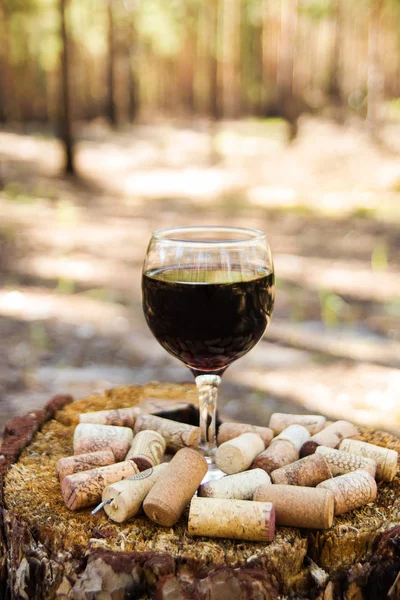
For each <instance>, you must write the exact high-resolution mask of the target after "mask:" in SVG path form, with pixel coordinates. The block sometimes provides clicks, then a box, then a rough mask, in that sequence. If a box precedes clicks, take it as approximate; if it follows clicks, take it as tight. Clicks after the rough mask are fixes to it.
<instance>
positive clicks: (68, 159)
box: [60, 0, 75, 175]
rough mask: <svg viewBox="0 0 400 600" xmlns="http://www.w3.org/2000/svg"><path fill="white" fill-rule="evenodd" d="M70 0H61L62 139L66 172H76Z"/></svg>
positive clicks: (71, 173)
mask: <svg viewBox="0 0 400 600" xmlns="http://www.w3.org/2000/svg"><path fill="white" fill-rule="evenodd" d="M67 3H68V0H60V17H61V41H62V56H61V123H60V125H61V139H62V142H63V144H64V151H65V166H64V170H65V172H66V173H68V174H70V175H73V174H75V163H74V141H73V137H72V118H71V94H70V84H69V48H68V34H67V23H66V6H67Z"/></svg>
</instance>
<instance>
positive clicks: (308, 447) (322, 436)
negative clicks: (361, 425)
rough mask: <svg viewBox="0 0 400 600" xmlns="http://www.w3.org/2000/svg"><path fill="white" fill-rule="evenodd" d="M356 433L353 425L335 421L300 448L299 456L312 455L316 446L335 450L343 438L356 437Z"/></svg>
mask: <svg viewBox="0 0 400 600" xmlns="http://www.w3.org/2000/svg"><path fill="white" fill-rule="evenodd" d="M357 433H358V432H357V428H356V426H355V425H353V423H349V422H348V421H335V422H334V423H332V424H331V425H328V427H325V429H323V430H322V431H319V432H318V433H316V434H315V435H313V436H312V437H311V438H310V439H309V440H308V441H306V442H305V443H304V444H303V446H302V447H301V450H300V456H308V455H309V454H314V452H315V450H316V449H317V447H318V446H328V447H329V448H336V446H337V445H338V444H339V442H340V441H341V440H342V439H343V438H348V437H353V436H354V435H357Z"/></svg>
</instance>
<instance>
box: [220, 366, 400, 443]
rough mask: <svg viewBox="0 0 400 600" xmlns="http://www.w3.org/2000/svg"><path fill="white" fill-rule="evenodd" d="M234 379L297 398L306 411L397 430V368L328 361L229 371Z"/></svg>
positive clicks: (399, 385) (399, 430)
mask: <svg viewBox="0 0 400 600" xmlns="http://www.w3.org/2000/svg"><path fill="white" fill-rule="evenodd" d="M230 378H231V379H233V381H235V382H236V383H239V379H240V382H241V383H242V384H247V385H249V386H252V387H254V388H257V389H259V390H262V391H263V392H265V393H268V394H271V395H275V396H278V397H281V398H284V399H285V398H286V399H287V398H290V399H291V400H293V401H295V402H296V401H297V402H298V403H299V404H300V405H301V406H302V407H303V408H305V409H306V410H307V411H309V412H310V413H314V414H315V413H317V414H318V413H322V414H325V415H327V416H329V417H330V418H332V419H343V418H345V419H348V420H349V421H354V422H356V423H361V424H363V425H373V426H375V427H384V428H386V429H389V430H392V431H395V432H397V433H400V409H399V408H398V397H399V394H400V377H399V372H398V371H396V370H394V369H388V368H385V367H378V366H374V365H362V364H361V365H357V364H352V365H348V364H343V365H341V364H337V363H334V364H331V365H324V366H318V365H314V366H312V367H309V368H308V369H303V368H302V367H300V368H299V367H292V368H290V367H289V368H283V369H278V370H275V371H269V372H262V371H261V370H251V369H247V370H246V371H241V372H240V373H232V374H231V377H230Z"/></svg>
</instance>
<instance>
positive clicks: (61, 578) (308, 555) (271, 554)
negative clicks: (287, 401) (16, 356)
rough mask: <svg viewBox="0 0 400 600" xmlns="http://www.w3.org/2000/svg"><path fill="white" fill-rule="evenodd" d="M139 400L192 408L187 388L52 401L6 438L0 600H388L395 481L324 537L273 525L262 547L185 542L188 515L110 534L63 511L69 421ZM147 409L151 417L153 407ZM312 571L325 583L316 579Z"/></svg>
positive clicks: (397, 518)
mask: <svg viewBox="0 0 400 600" xmlns="http://www.w3.org/2000/svg"><path fill="white" fill-rule="evenodd" d="M149 397H151V398H155V399H157V398H158V399H163V400H164V401H165V402H164V404H163V403H162V402H161V403H160V402H158V404H157V406H158V407H160V404H161V405H165V406H168V401H170V402H171V404H173V401H178V402H182V401H189V402H194V401H195V399H196V393H195V389H194V386H193V385H189V384H188V385H179V384H155V383H152V384H148V385H146V386H143V387H123V388H117V389H114V390H109V391H107V392H106V393H104V394H94V395H92V396H89V397H88V398H86V399H84V400H80V401H76V402H72V403H71V399H70V398H68V397H61V398H59V399H58V400H57V401H56V402H54V401H53V402H52V403H49V405H47V407H46V409H45V410H44V411H37V414H36V415H35V414H31V415H28V416H27V417H23V418H21V419H18V418H17V419H14V420H13V423H11V424H9V426H8V427H7V428H6V430H5V434H4V442H3V448H2V451H3V458H2V459H1V460H2V462H1V463H0V465H1V467H2V471H3V472H4V473H5V472H6V471H7V469H8V471H7V472H6V473H5V474H4V478H3V483H2V492H3V498H2V518H3V527H2V530H1V537H0V545H1V546H2V550H3V552H2V553H1V552H0V580H1V585H2V588H1V589H0V597H1V598H3V597H4V598H7V594H8V595H9V597H10V598H12V599H14V598H15V599H20V598H24V599H25V598H27V599H28V600H31V599H32V600H46V599H47V598H49V599H52V598H59V599H65V600H67V599H68V600H69V599H73V600H78V599H85V600H86V599H87V600H90V599H92V598H101V599H102V600H103V599H108V598H109V599H110V600H119V599H123V598H128V597H129V598H143V599H145V598H157V599H163V600H164V599H165V600H172V599H175V598H176V599H180V598H182V599H183V598H193V599H197V598H199V599H203V598H204V599H206V598H213V599H214V598H215V599H218V600H219V599H220V598H221V600H223V599H224V598H225V597H226V598H232V599H233V598H243V599H247V598H249V599H250V598H267V599H269V598H276V599H277V598H284V597H285V594H286V595H287V594H289V593H292V594H294V597H298V598H317V597H318V595H319V594H322V595H321V596H320V598H323V590H324V589H325V587H326V586H327V585H329V586H330V588H329V589H332V588H333V589H334V590H335V593H337V594H338V595H337V597H338V598H341V597H343V598H350V596H346V595H345V594H347V590H348V589H350V588H349V586H352V588H351V589H357V590H358V589H359V590H360V593H362V592H361V590H362V589H363V587H365V586H368V590H369V591H368V594H369V595H368V599H372V598H376V599H378V598H379V599H380V600H381V599H383V598H385V597H386V595H387V593H388V591H389V588H391V587H392V590H395V591H394V592H393V591H392V592H391V593H392V594H393V593H395V592H396V589H397V587H398V584H397V583H396V581H395V580H396V575H397V572H398V571H399V568H400V549H399V548H400V528H397V527H396V526H398V524H399V523H400V501H399V496H400V477H399V476H398V475H397V476H396V477H395V479H394V480H393V481H392V482H391V483H383V482H379V484H378V498H377V501H376V503H374V504H370V505H367V506H364V507H363V508H360V509H356V510H353V511H351V512H349V513H347V514H344V515H341V516H340V517H335V519H334V523H333V527H332V528H331V529H329V530H326V531H316V530H309V531H306V530H299V529H295V528H287V527H277V529H276V535H275V538H274V540H273V541H272V542H270V543H256V542H244V541H239V540H237V541H235V540H225V539H211V538H206V537H200V538H192V537H190V536H189V535H188V534H187V514H188V511H186V512H185V513H184V515H183V517H182V518H181V519H180V520H179V522H178V523H177V525H176V526H174V527H173V528H164V527H160V526H158V525H156V524H155V523H152V522H151V521H149V520H148V519H147V518H146V517H145V516H138V517H135V518H133V519H132V520H130V521H128V522H125V523H122V524H116V523H113V522H111V521H109V520H108V518H107V516H106V515H105V513H104V512H100V513H98V514H96V515H94V516H92V515H91V514H90V509H83V510H80V511H77V512H71V511H69V510H68V509H67V508H66V507H65V506H64V504H63V501H62V497H61V493H60V484H59V481H58V479H57V477H56V474H55V465H56V462H57V460H58V459H60V458H62V457H65V456H69V455H71V454H72V451H73V432H74V428H75V426H76V424H77V423H78V415H79V413H81V412H89V411H95V410H102V409H113V408H120V407H128V406H132V405H136V404H138V403H139V402H141V401H142V400H144V399H146V398H149ZM62 404H65V406H63V407H61V408H60V409H59V410H56V409H57V408H59V407H60V406H61V405H62ZM145 406H146V408H147V410H151V408H152V404H151V402H146V404H145ZM180 406H181V407H182V405H180ZM181 413H182V415H183V414H184V410H183V408H181ZM24 419H25V420H24ZM260 425H267V424H266V423H265V424H261V423H260ZM24 427H25V429H23V428H24ZM35 431H36V433H35ZM359 439H360V440H363V441H368V442H371V443H374V444H378V445H381V446H385V447H387V448H393V449H395V450H397V451H399V450H400V440H399V439H397V438H396V437H394V436H392V435H389V434H387V433H384V432H380V431H373V430H371V429H368V428H364V427H362V428H361V427H360V428H359ZM20 450H22V452H21V454H20V456H19V457H18V454H19V452H20ZM11 463H14V464H11ZM311 559H312V561H313V562H311ZM314 563H315V564H316V565H318V567H319V569H320V570H323V571H324V572H325V573H326V577H325V576H324V577H322V578H321V577H315V576H314V575H315V564H314ZM313 565H314V566H313ZM313 573H314V575H313ZM321 581H323V583H321ZM385 586H386V587H385ZM396 586H397V587H396ZM7 589H8V591H7ZM1 592H3V595H1ZM257 594H258V595H257ZM354 597H356V596H354ZM357 597H360V598H363V596H357ZM391 597H392V598H395V597H397V596H393V595H392V596H391Z"/></svg>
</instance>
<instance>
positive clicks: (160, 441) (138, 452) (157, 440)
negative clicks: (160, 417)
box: [125, 429, 166, 471]
mask: <svg viewBox="0 0 400 600" xmlns="http://www.w3.org/2000/svg"><path fill="white" fill-rule="evenodd" d="M165 445H166V444H165V439H164V438H163V436H162V435H161V434H159V433H157V431H150V429H144V430H143V431H139V433H137V434H136V435H135V437H134V438H133V442H132V446H131V449H130V450H129V452H128V454H127V455H126V459H125V460H133V462H134V463H136V464H137V466H138V469H139V471H145V470H146V469H150V467H155V466H156V465H158V464H160V462H161V459H162V457H163V455H164V452H165Z"/></svg>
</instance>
